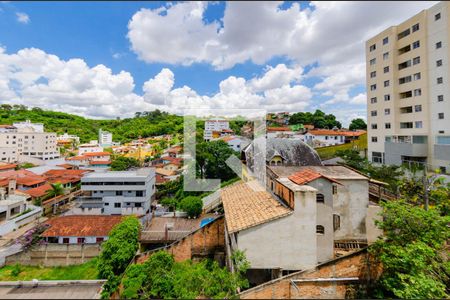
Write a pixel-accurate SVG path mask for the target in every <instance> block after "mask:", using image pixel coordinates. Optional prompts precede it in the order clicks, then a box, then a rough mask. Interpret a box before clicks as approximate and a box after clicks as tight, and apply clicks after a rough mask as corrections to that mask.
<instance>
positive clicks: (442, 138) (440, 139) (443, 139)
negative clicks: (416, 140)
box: [436, 136, 450, 145]
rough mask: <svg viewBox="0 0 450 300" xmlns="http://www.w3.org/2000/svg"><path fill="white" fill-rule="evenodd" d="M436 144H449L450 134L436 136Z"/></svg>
mask: <svg viewBox="0 0 450 300" xmlns="http://www.w3.org/2000/svg"><path fill="white" fill-rule="evenodd" d="M436 144H439V145H450V136H438V137H436Z"/></svg>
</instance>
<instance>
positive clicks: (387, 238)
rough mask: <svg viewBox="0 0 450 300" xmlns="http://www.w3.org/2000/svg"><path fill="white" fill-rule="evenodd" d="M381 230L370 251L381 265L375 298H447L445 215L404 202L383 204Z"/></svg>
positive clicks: (449, 271)
mask: <svg viewBox="0 0 450 300" xmlns="http://www.w3.org/2000/svg"><path fill="white" fill-rule="evenodd" d="M382 206H383V221H382V222H377V224H378V226H379V227H380V228H381V229H382V230H383V231H384V234H385V235H384V237H383V238H381V239H379V240H378V241H377V242H376V243H375V244H374V245H373V246H372V247H371V249H370V251H371V253H372V254H373V255H374V256H375V257H376V259H378V261H379V262H381V263H382V265H383V273H382V276H381V278H380V279H379V281H378V282H377V283H376V286H375V291H374V296H375V297H377V298H384V299H386V298H404V299H405V298H406V299H411V298H415V299H417V298H419V299H420V298H422V299H437V298H448V297H449V294H448V289H446V285H447V284H448V282H449V279H450V277H449V276H450V262H449V261H448V252H447V250H446V249H445V243H446V241H447V240H448V239H449V238H450V230H449V228H448V226H447V225H448V223H449V222H450V217H449V216H441V214H442V212H440V211H439V210H437V209H430V210H428V211H426V210H424V209H422V208H420V207H418V206H414V205H411V204H408V203H406V202H404V201H392V202H387V203H383V204H382Z"/></svg>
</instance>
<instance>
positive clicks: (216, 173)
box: [196, 140, 240, 180]
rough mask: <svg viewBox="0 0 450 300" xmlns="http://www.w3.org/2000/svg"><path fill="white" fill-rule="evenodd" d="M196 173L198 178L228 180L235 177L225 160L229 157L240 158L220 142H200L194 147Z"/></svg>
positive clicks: (225, 144)
mask: <svg viewBox="0 0 450 300" xmlns="http://www.w3.org/2000/svg"><path fill="white" fill-rule="evenodd" d="M196 152H197V153H196V163H197V173H198V175H199V176H200V178H219V179H222V180H229V179H232V178H234V177H236V174H235V173H234V172H233V170H231V169H230V168H229V167H228V166H227V164H226V160H227V159H228V157H230V156H231V155H233V154H234V155H236V156H237V157H240V155H239V154H238V153H236V152H235V151H233V149H231V148H230V147H229V146H228V144H227V143H226V142H224V141H222V140H217V141H210V142H202V143H199V144H197V146H196Z"/></svg>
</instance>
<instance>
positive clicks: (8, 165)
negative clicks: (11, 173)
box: [0, 164, 17, 171]
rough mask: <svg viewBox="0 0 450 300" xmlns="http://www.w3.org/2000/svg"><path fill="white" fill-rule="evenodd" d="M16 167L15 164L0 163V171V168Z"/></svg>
mask: <svg viewBox="0 0 450 300" xmlns="http://www.w3.org/2000/svg"><path fill="white" fill-rule="evenodd" d="M16 167H17V165H16V164H4V165H0V171H1V170H9V169H15V168H16Z"/></svg>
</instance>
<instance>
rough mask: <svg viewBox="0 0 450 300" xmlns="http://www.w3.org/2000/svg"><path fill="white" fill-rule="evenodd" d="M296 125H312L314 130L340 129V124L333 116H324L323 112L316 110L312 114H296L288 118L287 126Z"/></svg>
mask: <svg viewBox="0 0 450 300" xmlns="http://www.w3.org/2000/svg"><path fill="white" fill-rule="evenodd" d="M296 124H303V125H305V124H313V125H314V127H315V128H328V129H332V128H333V127H337V128H341V127H342V124H341V122H339V121H337V120H336V116H334V115H333V114H328V115H327V114H325V113H324V112H323V111H321V110H319V109H317V110H316V111H315V112H314V113H310V112H298V113H295V114H292V115H291V117H290V118H289V125H296Z"/></svg>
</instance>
